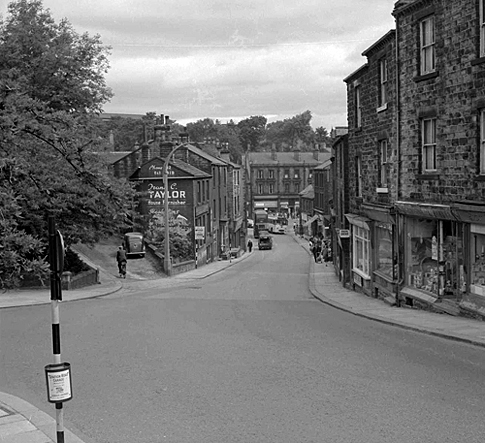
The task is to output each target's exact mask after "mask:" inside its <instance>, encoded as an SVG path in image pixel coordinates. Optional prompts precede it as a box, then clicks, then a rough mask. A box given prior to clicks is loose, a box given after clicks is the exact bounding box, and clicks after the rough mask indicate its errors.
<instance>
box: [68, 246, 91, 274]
mask: <svg viewBox="0 0 485 443" xmlns="http://www.w3.org/2000/svg"><path fill="white" fill-rule="evenodd" d="M89 269H90V268H89V266H88V265H87V264H86V263H84V262H83V261H82V260H81V259H80V258H79V255H77V254H76V253H75V252H74V251H73V250H72V249H70V248H67V249H66V255H65V256H64V272H67V271H69V272H72V273H73V274H79V273H81V272H84V271H89Z"/></svg>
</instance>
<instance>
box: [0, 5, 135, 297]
mask: <svg viewBox="0 0 485 443" xmlns="http://www.w3.org/2000/svg"><path fill="white" fill-rule="evenodd" d="M8 12H9V15H8V16H7V19H6V20H5V21H0V60H2V63H1V64H0V134H1V135H0V201H1V202H2V206H1V209H0V287H1V288H11V287H14V286H15V285H17V284H18V280H19V278H20V275H21V274H22V273H26V272H31V273H34V274H35V275H37V276H45V271H46V266H45V262H46V232H47V225H46V222H47V214H52V215H54V216H55V217H56V221H57V225H58V228H59V229H60V230H61V232H62V234H63V236H64V239H65V240H66V242H67V244H68V245H69V244H72V243H76V242H78V241H83V242H95V241H96V240H98V239H99V238H100V237H101V236H102V235H104V234H107V233H114V232H117V231H118V230H120V229H123V228H124V226H125V223H126V220H127V218H128V215H129V214H130V208H131V202H132V197H133V195H134V194H133V190H132V187H131V185H130V184H129V183H127V182H126V181H119V180H116V179H114V178H113V177H112V176H111V175H110V174H109V171H108V164H107V161H106V157H105V154H104V153H103V152H105V151H107V146H106V144H105V143H104V141H103V140H102V139H99V138H98V137H96V135H95V134H96V129H97V125H98V124H99V119H98V117H97V114H98V113H99V112H100V110H101V107H102V104H103V103H104V102H106V101H107V100H108V99H109V98H110V97H111V95H112V94H111V91H110V90H109V88H108V87H107V86H106V83H105V81H104V73H105V72H106V70H107V69H108V61H107V54H108V48H106V47H104V46H102V44H101V42H100V39H99V36H95V37H89V36H88V35H87V34H83V35H78V34H77V33H76V32H75V31H74V30H73V29H72V27H71V25H70V24H69V23H68V22H67V21H66V20H62V21H61V22H60V23H59V24H56V23H55V22H54V20H53V18H52V17H51V15H50V12H49V11H48V10H44V9H43V6H42V2H41V1H38V0H19V1H16V2H13V3H11V4H10V5H9V8H8ZM2 265H3V266H2Z"/></svg>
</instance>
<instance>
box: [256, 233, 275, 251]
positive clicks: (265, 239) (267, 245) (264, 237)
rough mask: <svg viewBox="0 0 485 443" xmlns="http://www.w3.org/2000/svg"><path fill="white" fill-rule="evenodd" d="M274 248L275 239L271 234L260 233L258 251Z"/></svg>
mask: <svg viewBox="0 0 485 443" xmlns="http://www.w3.org/2000/svg"><path fill="white" fill-rule="evenodd" d="M272 248H273V239H272V238H271V236H270V235H269V233H268V232H267V231H266V232H264V231H263V232H260V233H259V239H258V249H272Z"/></svg>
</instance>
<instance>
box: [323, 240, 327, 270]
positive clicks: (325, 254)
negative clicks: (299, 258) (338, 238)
mask: <svg viewBox="0 0 485 443" xmlns="http://www.w3.org/2000/svg"><path fill="white" fill-rule="evenodd" d="M322 258H323V261H324V262H325V266H328V246H327V242H325V243H324V244H323V247H322Z"/></svg>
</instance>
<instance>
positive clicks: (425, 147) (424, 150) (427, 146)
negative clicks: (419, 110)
mask: <svg viewBox="0 0 485 443" xmlns="http://www.w3.org/2000/svg"><path fill="white" fill-rule="evenodd" d="M427 122H432V123H433V126H432V128H431V129H432V133H431V140H427V135H428V134H427V131H426V123H427ZM436 126H437V119H436V117H430V118H423V119H421V172H423V173H435V172H436V171H437V170H438V165H437V158H436V148H437V144H436ZM428 151H431V153H432V155H431V157H432V159H431V160H432V165H431V166H433V167H428V166H430V165H429V164H428V163H429V160H430V158H429V155H428V154H429V152H428Z"/></svg>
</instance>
